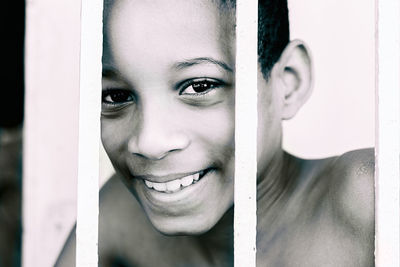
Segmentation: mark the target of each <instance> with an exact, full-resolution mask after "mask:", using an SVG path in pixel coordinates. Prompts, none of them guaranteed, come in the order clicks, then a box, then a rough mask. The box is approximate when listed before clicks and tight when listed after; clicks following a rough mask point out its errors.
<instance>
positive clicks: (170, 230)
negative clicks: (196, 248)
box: [148, 214, 219, 236]
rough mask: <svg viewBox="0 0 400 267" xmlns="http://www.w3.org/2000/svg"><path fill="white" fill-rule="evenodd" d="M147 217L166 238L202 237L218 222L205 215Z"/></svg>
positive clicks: (217, 219)
mask: <svg viewBox="0 0 400 267" xmlns="http://www.w3.org/2000/svg"><path fill="white" fill-rule="evenodd" d="M148 217H149V219H150V221H151V223H152V224H153V226H154V228H155V229H156V230H157V231H158V232H160V233H162V234H164V235H167V236H179V235H202V234H204V233H206V232H208V231H209V230H211V229H212V228H213V227H214V226H215V225H216V224H217V223H218V221H219V218H213V217H215V216H212V217H211V218H210V216H209V214H207V215H201V216H200V215H198V216H185V217H175V216H154V217H153V216H152V215H149V214H148Z"/></svg>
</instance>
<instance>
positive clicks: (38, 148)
mask: <svg viewBox="0 0 400 267" xmlns="http://www.w3.org/2000/svg"><path fill="white" fill-rule="evenodd" d="M79 16H80V1H79V0H57V1H54V0H29V1H27V35H26V113H25V114H26V116H25V140H24V141H25V143H24V183H23V191H24V199H23V205H24V206H23V220H24V222H23V264H24V266H34V267H38V266H41V267H47V266H52V265H53V263H54V260H55V257H56V256H57V254H58V251H59V249H60V246H61V245H62V243H63V242H64V239H65V237H66V235H67V233H68V231H69V230H70V228H71V225H72V224H73V221H74V216H75V213H76V181H77V180H76V177H77V151H78V150H77V148H78V132H77V129H78V104H79V102H78V101H79V91H78V85H79V80H78V79H79V31H80V25H79V23H80V22H79Z"/></svg>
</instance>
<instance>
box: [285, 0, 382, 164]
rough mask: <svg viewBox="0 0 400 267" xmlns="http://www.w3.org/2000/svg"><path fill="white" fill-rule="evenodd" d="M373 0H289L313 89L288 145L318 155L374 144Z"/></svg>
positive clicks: (290, 127) (289, 126) (288, 131)
mask: <svg viewBox="0 0 400 267" xmlns="http://www.w3.org/2000/svg"><path fill="white" fill-rule="evenodd" d="M374 5H375V1H374V0H351V1H349V0H348V1H345V0H340V1H339V0H324V1H320V0H289V7H290V11H291V12H290V20H291V31H292V38H299V39H302V40H304V41H305V42H306V43H308V45H309V47H310V48H311V51H312V54H313V58H314V67H315V86H314V92H313V95H312V97H311V98H310V100H309V101H308V103H306V105H305V106H304V107H303V109H302V110H301V111H300V112H299V113H298V114H297V116H296V117H295V118H294V119H293V120H291V121H289V122H287V123H285V135H284V147H285V148H286V149H287V150H288V151H290V152H293V153H294V154H297V155H300V156H303V157H309V158H318V157H324V156H329V155H335V154H341V153H343V152H345V151H348V150H350V149H356V148H362V147H372V146H374V134H375V125H374V122H375V39H374V38H375V9H374Z"/></svg>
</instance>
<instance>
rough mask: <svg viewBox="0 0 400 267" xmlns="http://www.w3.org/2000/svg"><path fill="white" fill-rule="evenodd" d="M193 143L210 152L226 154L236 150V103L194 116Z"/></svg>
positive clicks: (212, 108)
mask: <svg viewBox="0 0 400 267" xmlns="http://www.w3.org/2000/svg"><path fill="white" fill-rule="evenodd" d="M194 117H195V119H194V120H193V122H195V124H194V125H193V127H192V129H191V130H192V134H193V137H192V141H193V142H198V145H200V146H202V147H203V149H207V150H208V151H209V152H214V153H218V154H221V153H222V154H226V153H229V151H232V150H233V148H234V133H235V110H234V103H233V102H232V101H231V102H227V103H226V104H225V105H220V106H215V107H211V108H209V109H207V110H202V111H201V112H197V113H196V114H195V115H194Z"/></svg>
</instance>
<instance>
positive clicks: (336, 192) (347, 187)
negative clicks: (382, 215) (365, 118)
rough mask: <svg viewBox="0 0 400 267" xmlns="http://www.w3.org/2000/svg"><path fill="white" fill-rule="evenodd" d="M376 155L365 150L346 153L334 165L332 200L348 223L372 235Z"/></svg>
mask: <svg viewBox="0 0 400 267" xmlns="http://www.w3.org/2000/svg"><path fill="white" fill-rule="evenodd" d="M374 173H375V152H374V149H363V150H356V151H351V152H347V153H345V154H343V155H342V156H340V157H339V158H337V160H336V161H335V163H334V164H333V166H332V169H331V173H330V175H329V176H330V178H331V179H332V184H331V185H332V187H331V190H330V191H331V196H332V198H331V200H332V202H333V204H334V205H333V206H334V209H335V211H336V213H337V215H338V216H339V218H341V219H342V220H343V221H344V222H345V223H347V224H348V225H349V226H351V227H353V228H354V229H355V230H357V231H359V232H360V234H361V235H367V236H371V235H373V232H374V221H375V219H374V218H375V201H374V199H375V193H374V184H375V179H374Z"/></svg>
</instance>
